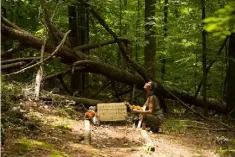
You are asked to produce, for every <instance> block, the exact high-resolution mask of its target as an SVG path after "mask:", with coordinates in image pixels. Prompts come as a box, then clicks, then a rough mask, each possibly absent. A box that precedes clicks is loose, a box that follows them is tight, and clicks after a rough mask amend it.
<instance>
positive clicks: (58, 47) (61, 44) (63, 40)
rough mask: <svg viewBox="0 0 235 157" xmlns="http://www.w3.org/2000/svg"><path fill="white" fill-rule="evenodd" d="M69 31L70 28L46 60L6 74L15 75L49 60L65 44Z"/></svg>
mask: <svg viewBox="0 0 235 157" xmlns="http://www.w3.org/2000/svg"><path fill="white" fill-rule="evenodd" d="M69 33H70V30H69V31H68V32H67V33H65V35H64V38H63V39H62V41H61V42H60V44H59V45H58V46H57V47H56V49H55V50H54V51H53V52H52V53H51V54H50V56H48V57H47V58H46V59H44V60H42V61H40V62H38V63H36V64H34V65H31V66H29V67H26V68H24V69H22V70H19V71H16V72H13V73H10V74H6V75H7V76H10V75H15V74H18V73H21V72H24V71H25V70H28V69H30V68H33V67H35V66H37V65H40V64H41V63H43V62H45V61H47V60H49V59H50V58H52V57H53V56H54V55H55V54H56V53H57V52H58V51H59V50H60V48H61V47H62V46H63V44H64V42H65V40H66V38H67V36H68V34H69Z"/></svg>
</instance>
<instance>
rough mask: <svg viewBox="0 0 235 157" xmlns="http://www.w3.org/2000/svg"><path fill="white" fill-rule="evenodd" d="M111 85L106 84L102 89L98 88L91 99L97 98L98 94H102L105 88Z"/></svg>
mask: <svg viewBox="0 0 235 157" xmlns="http://www.w3.org/2000/svg"><path fill="white" fill-rule="evenodd" d="M110 84H111V81H109V82H108V83H106V84H104V85H103V87H102V88H100V89H99V90H98V91H97V92H96V93H95V94H94V95H93V96H92V97H97V96H98V95H99V93H100V92H102V91H103V90H104V89H105V88H107V87H108V86H109V85H110Z"/></svg>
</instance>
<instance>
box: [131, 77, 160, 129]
mask: <svg viewBox="0 0 235 157" xmlns="http://www.w3.org/2000/svg"><path fill="white" fill-rule="evenodd" d="M155 86H156V84H154V83H153V82H152V81H149V82H147V83H145V85H144V89H145V91H146V94H147V100H146V102H145V104H144V106H146V110H145V111H143V110H138V109H133V112H136V113H140V115H141V116H140V119H142V128H143V129H145V128H146V127H147V128H148V127H149V128H150V130H151V131H152V132H158V131H159V128H160V126H161V124H162V120H163V111H162V109H161V107H160V101H159V99H158V98H157V96H156V92H155V88H156V87H155Z"/></svg>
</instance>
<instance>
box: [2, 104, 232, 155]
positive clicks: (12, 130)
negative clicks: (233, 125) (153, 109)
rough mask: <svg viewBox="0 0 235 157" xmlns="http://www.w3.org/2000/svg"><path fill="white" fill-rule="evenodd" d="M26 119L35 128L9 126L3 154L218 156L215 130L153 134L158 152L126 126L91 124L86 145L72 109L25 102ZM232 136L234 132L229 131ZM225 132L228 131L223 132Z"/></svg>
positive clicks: (79, 121) (79, 123)
mask: <svg viewBox="0 0 235 157" xmlns="http://www.w3.org/2000/svg"><path fill="white" fill-rule="evenodd" d="M23 105H24V106H23V107H22V110H24V112H25V119H27V120H26V121H29V122H31V121H32V122H33V124H34V125H36V127H32V129H31V128H29V127H25V126H19V125H14V126H10V127H8V128H7V129H6V131H5V132H6V139H7V140H6V143H5V146H4V147H3V148H2V156H3V157H18V156H24V157H37V156H38V157H40V156H43V157H148V156H153V157H217V156H218V155H216V153H215V148H216V145H215V142H214V141H215V138H216V136H219V135H217V134H216V133H215V132H210V131H201V130H199V131H195V130H185V131H183V132H176V131H174V132H166V131H165V132H164V133H160V134H150V136H151V138H152V140H153V142H154V145H155V150H156V151H155V152H154V153H152V154H149V153H147V152H146V151H144V149H143V145H144V141H143V139H142V137H141V134H140V132H139V131H138V130H136V129H134V128H132V127H130V126H126V125H122V126H121V125H120V126H110V125H101V126H92V133H91V137H92V139H91V145H90V146H88V145H84V144H83V129H84V122H83V121H82V120H79V119H80V118H79V117H81V114H79V112H77V111H74V109H69V110H67V109H66V111H65V110H64V109H61V108H55V107H50V106H44V107H42V104H35V103H32V102H30V103H29V102H25V103H24V104H23ZM228 134H229V135H228V136H229V137H234V136H231V135H230V134H231V133H228ZM224 135H226V134H224Z"/></svg>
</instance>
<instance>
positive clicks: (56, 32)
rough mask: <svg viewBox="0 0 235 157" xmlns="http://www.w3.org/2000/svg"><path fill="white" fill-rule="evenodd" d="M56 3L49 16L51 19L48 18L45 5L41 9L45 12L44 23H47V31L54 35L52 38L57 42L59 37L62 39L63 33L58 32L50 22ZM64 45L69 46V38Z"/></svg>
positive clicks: (59, 39)
mask: <svg viewBox="0 0 235 157" xmlns="http://www.w3.org/2000/svg"><path fill="white" fill-rule="evenodd" d="M58 5H59V3H58ZM58 5H57V6H56V9H55V11H54V13H53V15H52V16H51V19H50V18H49V14H48V11H47V9H46V8H45V7H43V11H44V13H45V16H44V19H45V22H46V25H47V27H48V29H49V31H50V34H52V36H53V37H54V39H55V41H56V43H57V44H58V43H59V42H60V41H61V39H63V36H64V34H63V33H62V32H60V31H59V30H58V29H57V28H56V27H55V26H54V25H53V24H52V19H53V17H54V14H55V12H56V10H57V7H58ZM65 45H67V46H68V47H71V44H70V41H69V39H66V41H65Z"/></svg>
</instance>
